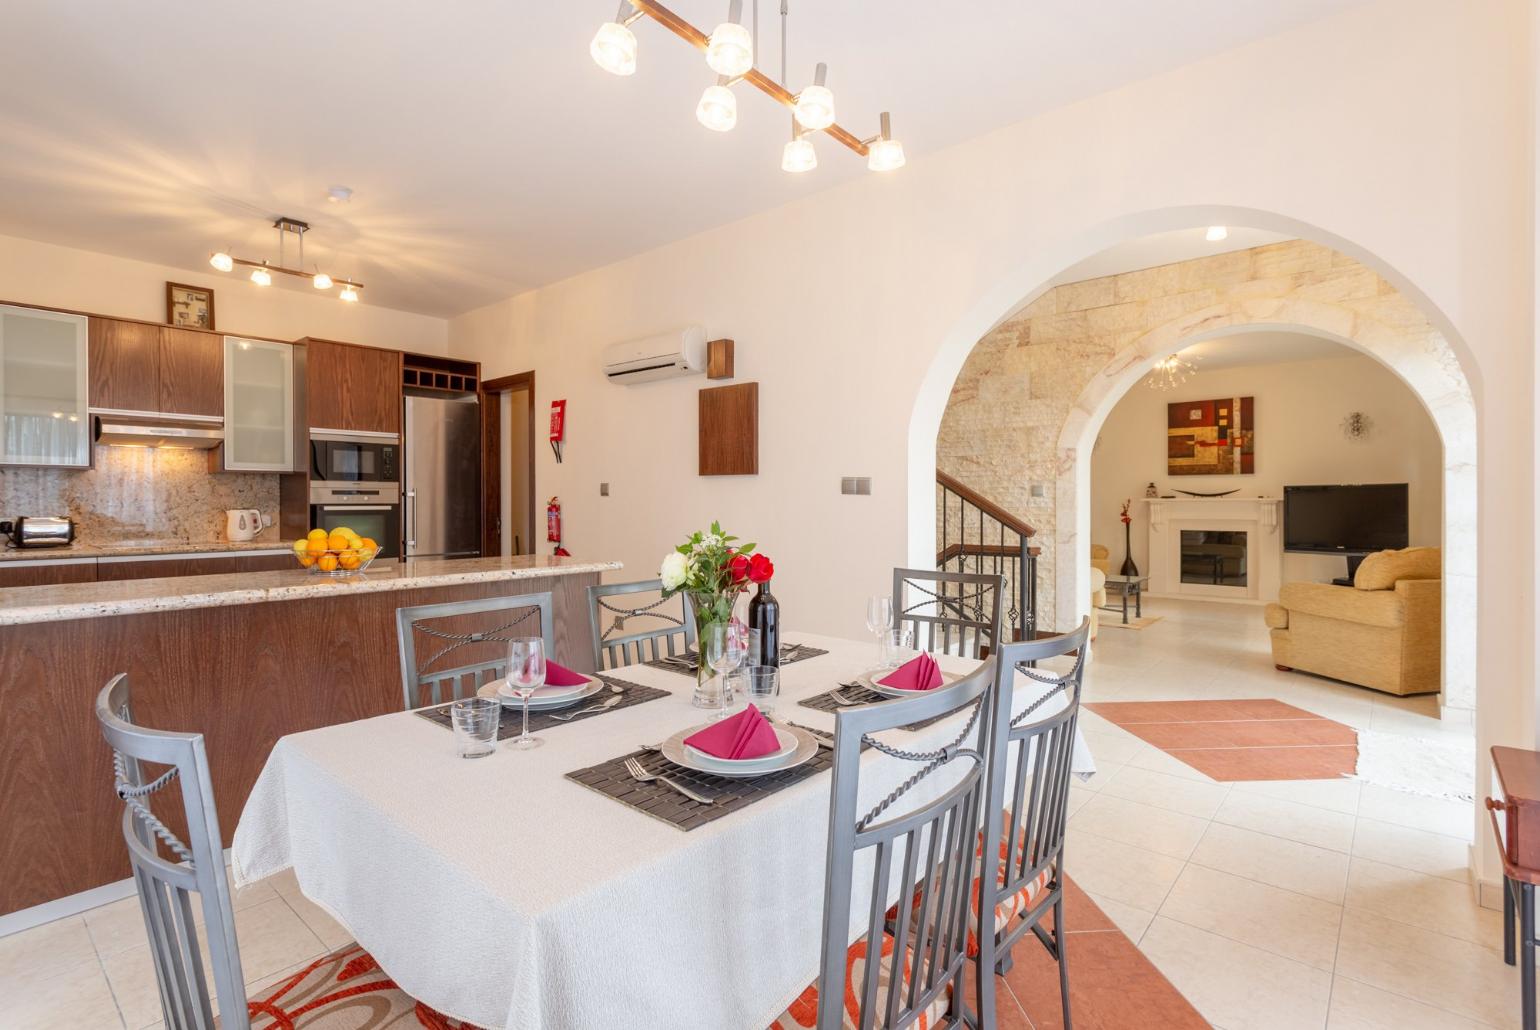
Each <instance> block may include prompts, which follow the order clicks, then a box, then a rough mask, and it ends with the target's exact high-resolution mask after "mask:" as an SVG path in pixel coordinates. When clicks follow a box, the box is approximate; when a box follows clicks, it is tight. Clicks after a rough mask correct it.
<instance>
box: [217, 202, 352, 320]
mask: <svg viewBox="0 0 1540 1030" xmlns="http://www.w3.org/2000/svg"><path fill="white" fill-rule="evenodd" d="M273 228H274V229H277V230H278V263H277V264H276V265H275V264H273V263H272V262H270V261H248V260H246V259H245V258H238V257H231V256H230V255H229V254H227V253H225V252H224V251H222V250H221V251H218V252H217V253H215V254H211V255H210V256H209V264H211V265H213V266H214V267H215V268H217V269H218V270H219V271H221V272H231V271H234V270H235V266H236V265H241V266H243V267H245V268H249V269H251V281H252V282H254V283H256V284H257V285H258V286H271V285H272V283H273V275H272V273H274V272H282V273H283V274H284V275H293V276H298V277H299V278H301V279H309V280H310V285H312V286H314V287H315V288H316V289H318V290H329V289H331V288H332V287H333V286H335V285H336V284H338V283H341V284H342V285H343V286H344V287H345V289H344V290H343V291H342V293H341V294H339V296H340V297H341V299H342V300H346V301H356V300H358V291H359V290H361V289H363V288H364V284H363V283H358V282H353V281H352V280H349V279H334V278H333V277H332V276H329V275H327V274H326V273H325V272H322V271H320V270H319V269H317V270H316V271H313V272H307V271H305V233H307V232H309V231H310V225H309V223H307V222H301V221H300V220H299V219H297V218H283V217H279V218H278V219H276V220H274V222H273ZM291 234H292V235H293V236H295V237H296V238H297V239H298V241H299V267H298V268H290V267H288V265H286V264H285V263H284V242H285V241H286V240H287V239H288V237H289V236H290V235H291Z"/></svg>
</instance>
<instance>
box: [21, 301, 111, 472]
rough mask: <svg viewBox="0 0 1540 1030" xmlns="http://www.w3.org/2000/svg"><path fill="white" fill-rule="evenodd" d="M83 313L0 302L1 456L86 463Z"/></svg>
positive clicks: (87, 422) (40, 462)
mask: <svg viewBox="0 0 1540 1030" xmlns="http://www.w3.org/2000/svg"><path fill="white" fill-rule="evenodd" d="M88 353H89V349H88V346H87V343H86V319H85V317H84V316H83V315H66V314H63V313H62V312H58V311H36V310H33V309H32V308H13V307H7V306H3V305H0V464H8V465H63V466H68V467H73V468H85V467H86V466H88V465H90V464H91V437H90V432H91V427H90V421H91V420H90V418H89V416H88V415H87V412H86V406H87V404H88V403H89V401H88V398H87V382H88V377H87V366H86V363H87V361H88V360H89V359H88V357H87V355H88Z"/></svg>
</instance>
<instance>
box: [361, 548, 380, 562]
mask: <svg viewBox="0 0 1540 1030" xmlns="http://www.w3.org/2000/svg"><path fill="white" fill-rule="evenodd" d="M377 550H378V548H375V547H360V548H359V549H358V557H359V558H361V559H362V560H364V561H368V560H369V559H370V558H373V557H374V554H375V551H377Z"/></svg>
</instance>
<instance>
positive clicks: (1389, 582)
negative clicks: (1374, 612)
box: [1353, 547, 1444, 590]
mask: <svg viewBox="0 0 1540 1030" xmlns="http://www.w3.org/2000/svg"><path fill="white" fill-rule="evenodd" d="M1443 575H1444V561H1443V554H1442V553H1441V552H1440V551H1439V549H1438V548H1437V547H1408V548H1406V549H1405V550H1401V551H1376V552H1375V553H1373V554H1371V555H1369V556H1368V557H1366V558H1365V559H1364V560H1363V564H1361V565H1359V566H1358V572H1357V574H1356V575H1354V577H1353V586H1354V587H1355V588H1356V589H1359V590H1389V589H1391V588H1392V587H1394V586H1395V585H1396V580H1398V579H1441V578H1443Z"/></svg>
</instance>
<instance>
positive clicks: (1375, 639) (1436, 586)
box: [1263, 547, 1443, 694]
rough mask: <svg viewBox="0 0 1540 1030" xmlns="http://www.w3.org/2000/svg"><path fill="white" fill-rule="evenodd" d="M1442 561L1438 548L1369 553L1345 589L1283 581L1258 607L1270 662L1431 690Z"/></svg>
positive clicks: (1405, 690)
mask: <svg viewBox="0 0 1540 1030" xmlns="http://www.w3.org/2000/svg"><path fill="white" fill-rule="evenodd" d="M1442 565H1443V562H1442V556H1441V554H1440V553H1439V549H1438V548H1437V547H1409V548H1407V549H1406V550H1403V551H1380V552H1378V553H1376V554H1371V555H1369V556H1368V557H1367V558H1365V559H1364V560H1363V564H1362V565H1360V566H1359V567H1358V572H1357V574H1356V575H1355V576H1354V577H1353V585H1352V586H1350V587H1344V586H1334V585H1332V584H1330V583H1285V584H1284V586H1283V589H1282V590H1280V591H1279V592H1278V603H1277V604H1269V605H1268V606H1267V608H1266V609H1265V611H1264V612H1263V618H1264V619H1265V620H1266V622H1267V625H1268V626H1269V628H1271V630H1272V639H1273V662H1274V664H1276V665H1277V666H1278V668H1279V669H1282V670H1284V671H1289V670H1294V669H1298V670H1299V671H1301V672H1312V673H1315V674H1317V675H1319V676H1329V677H1331V678H1332V679H1337V680H1344V681H1346V682H1348V683H1356V684H1358V685H1360V686H1364V687H1371V688H1373V689H1375V690H1383V691H1385V692H1386V693H1388V694H1431V693H1436V692H1437V691H1438V689H1439V681H1440V662H1441V636H1442V633H1441V628H1440V613H1441V604H1442V594H1443V591H1442V585H1443V584H1442V582H1441V577H1442V575H1443V571H1442Z"/></svg>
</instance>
